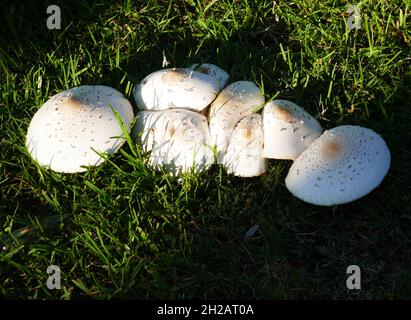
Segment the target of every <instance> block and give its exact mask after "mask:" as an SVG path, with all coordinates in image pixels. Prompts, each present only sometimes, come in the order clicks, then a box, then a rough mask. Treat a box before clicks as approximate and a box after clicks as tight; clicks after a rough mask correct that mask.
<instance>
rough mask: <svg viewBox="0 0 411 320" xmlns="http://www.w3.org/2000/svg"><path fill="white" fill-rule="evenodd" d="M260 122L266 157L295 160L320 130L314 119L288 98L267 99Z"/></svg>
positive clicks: (317, 135) (319, 133)
mask: <svg viewBox="0 0 411 320" xmlns="http://www.w3.org/2000/svg"><path fill="white" fill-rule="evenodd" d="M263 123H264V156H265V157H266V158H273V159H291V160H294V159H296V158H297V157H298V156H299V155H300V154H301V152H303V151H304V150H305V149H306V148H307V147H308V146H309V145H310V144H311V143H313V142H314V140H315V139H317V138H318V137H319V136H320V135H321V133H322V128H321V125H320V124H319V123H318V121H317V120H315V119H314V118H313V117H312V116H311V115H309V114H308V113H307V112H306V111H305V110H304V109H303V108H301V107H300V106H298V105H296V104H295V103H293V102H291V101H287V100H273V101H270V102H268V103H267V104H266V105H265V107H264V111H263Z"/></svg>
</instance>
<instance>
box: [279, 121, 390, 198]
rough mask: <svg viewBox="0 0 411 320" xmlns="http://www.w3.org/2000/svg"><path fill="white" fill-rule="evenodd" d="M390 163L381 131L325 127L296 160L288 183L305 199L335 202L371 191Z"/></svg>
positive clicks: (294, 192)
mask: <svg viewBox="0 0 411 320" xmlns="http://www.w3.org/2000/svg"><path fill="white" fill-rule="evenodd" d="M389 167H390V151H389V150H388V147H387V145H386V144H385V142H384V140H383V139H382V138H381V136H380V135H378V134H377V133H375V132H374V131H372V130H370V129H367V128H363V127H359V126H340V127H336V128H333V129H331V130H328V131H325V132H324V134H323V135H322V136H321V137H320V138H318V139H317V140H315V141H314V142H313V143H312V144H311V145H310V146H309V147H308V148H307V149H306V150H305V151H304V152H303V153H302V154H301V155H300V156H299V157H298V158H297V159H296V160H295V162H294V163H293V165H292V166H291V169H290V171H289V172H288V175H287V178H286V179H285V183H286V186H287V188H288V190H289V191H290V192H291V193H292V194H293V195H294V196H296V197H297V198H299V199H301V200H303V201H305V202H309V203H312V204H316V205H321V206H332V205H338V204H343V203H347V202H351V201H354V200H356V199H358V198H361V197H363V196H365V195H366V194H368V193H369V192H371V191H372V190H373V189H375V188H376V187H377V186H378V185H379V184H380V183H381V181H382V180H383V179H384V177H385V175H386V174H387V172H388V169H389Z"/></svg>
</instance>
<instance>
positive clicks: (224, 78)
mask: <svg viewBox="0 0 411 320" xmlns="http://www.w3.org/2000/svg"><path fill="white" fill-rule="evenodd" d="M190 69H192V70H195V71H198V72H201V73H205V74H208V75H209V76H211V77H213V78H214V79H215V80H216V81H217V83H218V90H219V91H220V90H222V89H223V88H224V87H225V86H226V84H227V82H228V79H229V78H230V75H229V74H228V73H227V72H226V71H225V70H223V69H221V68H220V67H218V66H216V65H214V64H211V63H202V64H199V63H196V64H193V65H192V66H191V67H190Z"/></svg>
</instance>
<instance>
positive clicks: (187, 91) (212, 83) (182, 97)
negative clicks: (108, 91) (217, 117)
mask: <svg viewBox="0 0 411 320" xmlns="http://www.w3.org/2000/svg"><path fill="white" fill-rule="evenodd" d="M219 88H220V84H219V82H218V81H217V80H216V78H214V76H211V75H209V74H206V73H202V72H198V71H195V70H191V69H189V68H173V69H163V70H159V71H156V72H154V73H152V74H150V75H148V76H147V77H145V78H144V79H143V80H142V81H141V82H140V84H139V85H138V86H137V87H135V89H134V90H133V96H134V99H135V101H136V104H137V106H138V108H139V109H140V110H148V111H155V110H166V109H173V108H183V109H188V110H192V111H201V110H203V109H204V108H206V107H207V106H208V105H209V104H210V103H211V101H213V100H214V99H215V97H216V95H217V93H218V92H219Z"/></svg>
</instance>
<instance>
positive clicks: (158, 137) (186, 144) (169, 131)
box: [132, 109, 214, 175]
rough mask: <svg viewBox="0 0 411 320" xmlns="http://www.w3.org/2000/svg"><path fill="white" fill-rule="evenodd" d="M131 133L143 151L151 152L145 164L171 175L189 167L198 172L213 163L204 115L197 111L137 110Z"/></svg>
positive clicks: (188, 169) (187, 170)
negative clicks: (161, 168) (134, 124)
mask: <svg viewBox="0 0 411 320" xmlns="http://www.w3.org/2000/svg"><path fill="white" fill-rule="evenodd" d="M132 135H133V137H134V138H135V139H136V140H137V142H138V143H139V144H140V145H141V146H142V148H143V150H144V151H145V152H151V153H150V162H149V164H150V165H151V166H152V167H154V168H155V169H160V167H163V168H164V169H165V170H166V171H167V172H169V173H170V174H172V175H178V174H179V173H181V172H189V171H191V169H192V168H193V169H194V172H195V173H198V172H201V171H203V170H206V169H208V168H209V167H210V166H211V165H212V164H213V163H214V153H213V149H212V146H211V139H210V132H209V129H208V125H207V118H206V117H205V116H203V115H201V114H199V113H196V112H192V111H189V110H184V109H172V110H164V111H141V112H139V113H138V115H137V122H136V126H135V127H134V129H133V133H132Z"/></svg>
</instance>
